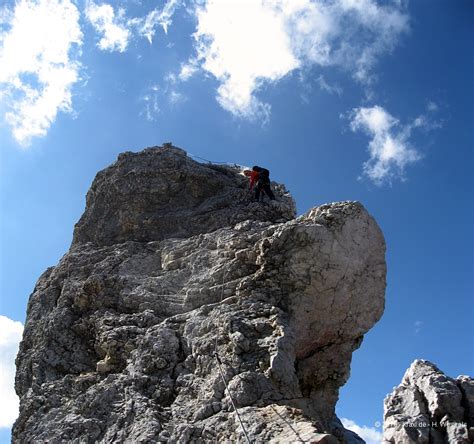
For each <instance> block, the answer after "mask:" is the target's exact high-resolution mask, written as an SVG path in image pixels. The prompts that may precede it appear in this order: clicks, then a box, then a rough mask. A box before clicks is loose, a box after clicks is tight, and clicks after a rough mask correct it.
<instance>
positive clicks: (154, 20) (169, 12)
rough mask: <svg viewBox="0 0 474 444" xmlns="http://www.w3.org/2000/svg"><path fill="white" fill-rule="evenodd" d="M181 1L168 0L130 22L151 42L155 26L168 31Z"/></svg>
mask: <svg viewBox="0 0 474 444" xmlns="http://www.w3.org/2000/svg"><path fill="white" fill-rule="evenodd" d="M182 3H183V1H182V0H168V1H167V2H166V3H165V5H164V6H163V8H156V9H154V10H153V11H151V12H149V13H148V14H147V15H146V17H144V18H136V19H133V20H131V21H130V23H133V25H134V26H136V27H137V29H138V33H139V34H140V35H142V36H144V37H146V38H147V39H148V41H149V42H150V43H152V41H153V37H154V35H155V32H156V28H158V27H161V28H163V31H165V33H168V28H169V26H170V25H171V23H172V17H173V15H174V12H175V10H176V9H177V8H179V7H180V6H181V5H182Z"/></svg>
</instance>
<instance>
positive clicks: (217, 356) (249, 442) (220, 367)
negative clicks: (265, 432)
mask: <svg viewBox="0 0 474 444" xmlns="http://www.w3.org/2000/svg"><path fill="white" fill-rule="evenodd" d="M226 275H227V270H225V271H224V274H223V275H222V287H221V300H220V303H219V316H218V321H219V323H220V312H221V307H222V301H223V299H224V281H225V277H226ZM217 337H218V335H217V334H216V337H215V341H214V356H215V358H216V361H217V365H218V367H219V373H220V375H221V378H222V382H223V383H224V386H225V388H226V390H227V393H228V394H229V398H230V402H231V404H232V407H233V408H234V412H235V413H236V415H237V418H238V420H239V423H240V426H241V427H242V430H243V431H244V435H245V438H246V440H247V442H248V444H251V441H250V438H249V435H248V434H247V430H245V427H244V423H243V422H242V418H241V417H240V414H239V410H238V409H237V406H236V405H235V402H234V399H233V398H232V394H231V393H230V390H229V386H228V385H227V382H226V380H225V375H224V372H223V370H222V361H221V359H220V357H219V353H218V351H217Z"/></svg>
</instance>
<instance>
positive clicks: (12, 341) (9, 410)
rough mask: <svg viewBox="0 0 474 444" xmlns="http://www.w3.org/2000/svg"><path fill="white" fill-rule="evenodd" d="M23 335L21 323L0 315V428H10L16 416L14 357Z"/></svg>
mask: <svg viewBox="0 0 474 444" xmlns="http://www.w3.org/2000/svg"><path fill="white" fill-rule="evenodd" d="M22 334H23V325H22V323H21V322H17V321H13V320H11V319H9V318H7V317H6V316H2V315H0V399H1V400H2V402H1V403H0V427H11V426H12V425H13V422H14V421H15V419H16V418H17V416H18V412H19V410H18V408H19V400H18V396H17V395H16V393H15V389H14V384H15V357H16V354H17V353H18V345H19V343H20V340H21V336H22Z"/></svg>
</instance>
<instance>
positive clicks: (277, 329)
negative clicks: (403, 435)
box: [13, 147, 386, 444]
mask: <svg viewBox="0 0 474 444" xmlns="http://www.w3.org/2000/svg"><path fill="white" fill-rule="evenodd" d="M178 164H179V165H181V164H184V165H185V166H184V167H182V169H183V171H182V174H181V175H179V174H178V175H176V171H175V170H176V168H177V167H176V165H178ZM132 177H133V179H132ZM147 178H148V179H147ZM203 178H208V179H209V183H211V186H210V188H208V184H207V182H206V183H204V184H203ZM147 180H149V183H148V182H147ZM206 180H207V179H206ZM246 185H247V183H246V182H245V179H243V177H241V176H240V175H239V173H238V171H237V170H234V169H232V167H224V168H223V169H222V168H221V167H215V166H212V165H202V164H198V163H197V162H194V161H192V160H190V159H188V158H187V157H186V156H185V155H184V154H183V153H182V152H181V151H179V150H177V149H176V148H170V147H164V148H159V149H151V150H145V151H143V152H141V153H136V154H125V155H122V156H120V157H119V160H118V161H117V162H116V163H115V164H114V165H112V166H111V167H109V168H107V169H106V170H104V171H103V172H100V173H99V174H98V175H97V178H96V179H95V181H94V183H93V185H92V187H91V190H90V191H89V193H88V197H87V206H86V211H85V213H84V215H83V216H82V218H81V220H80V221H79V223H78V224H77V225H76V229H75V235H74V242H73V245H72V248H71V249H70V251H69V252H68V253H67V254H66V255H65V256H64V257H63V258H62V259H61V261H60V262H59V264H58V265H57V266H55V267H51V268H49V269H48V270H46V271H45V273H43V275H42V276H41V277H40V278H39V280H38V283H37V285H36V287H35V290H34V292H33V293H32V295H31V297H30V300H29V304H28V314H27V321H26V325H25V330H24V336H23V341H22V343H21V345H20V352H19V355H18V360H17V375H16V390H17V393H18V394H19V396H20V399H21V405H20V416H19V418H18V420H17V422H16V423H15V426H14V429H13V437H14V440H16V441H18V442H32V441H36V440H47V441H48V442H50V443H60V442H64V441H68V442H73V443H83V442H87V443H89V442H90V443H95V442H103V443H106V442H171V443H173V442H177V443H185V442H186V443H187V442H207V441H213V442H216V441H217V442H224V441H226V440H228V441H232V442H235V441H238V440H240V441H242V440H244V439H245V436H244V430H243V429H242V427H241V425H240V423H239V421H238V420H237V416H236V413H235V411H234V410H233V407H232V401H233V402H235V404H236V406H237V408H238V412H239V414H240V416H241V419H242V422H243V424H244V427H245V431H246V433H248V435H249V436H250V439H251V440H252V441H255V442H291V441H298V440H300V441H301V440H303V441H311V442H320V443H326V444H327V443H337V442H341V443H342V442H361V441H360V439H359V438H357V437H356V436H355V435H354V434H352V433H351V432H349V431H347V430H344V428H343V427H342V424H341V423H340V421H339V420H338V418H337V417H336V415H335V404H336V401H337V398H338V390H339V387H341V386H342V385H343V384H344V383H345V382H346V380H347V378H348V377H349V373H350V361H351V356H352V352H353V351H354V350H355V349H356V348H358V347H359V346H360V344H361V342H362V338H363V335H364V334H365V333H366V332H367V331H368V330H369V329H370V328H371V327H372V326H373V325H374V324H375V323H376V322H377V321H378V320H379V319H380V317H381V315H382V313H383V309H384V291H385V275H386V265H385V243H384V239H383V235H382V233H381V231H380V229H379V227H378V226H377V224H376V222H375V221H374V219H373V218H372V217H371V216H370V215H369V214H368V213H367V211H366V210H365V209H364V207H363V206H362V205H361V204H360V203H357V202H340V203H333V204H328V205H323V206H320V207H317V208H314V209H312V210H310V211H309V212H308V213H306V214H305V215H302V216H300V217H298V218H294V217H293V215H294V202H293V201H292V199H291V197H290V196H288V195H285V194H284V188H283V187H280V188H279V187H278V186H275V188H276V190H277V195H278V199H279V200H280V202H279V203H278V204H277V205H276V206H270V205H261V204H259V203H252V202H250V201H249V199H248V197H249V196H247V195H246V191H245V187H246ZM213 190H215V192H216V193H217V194H216V195H214V194H213V192H212V191H213ZM237 196H240V197H237ZM206 211H207V212H206ZM183 214H188V215H189V217H187V218H184V217H183ZM147 218H150V220H151V221H152V222H146V221H147V220H148V219H147ZM206 218H207V219H206ZM194 224H195V225H194ZM216 353H217V354H218V356H219V357H220V362H221V366H222V373H221V372H220V371H219V366H218V365H217V364H218V361H217V360H216V357H215V354H216ZM222 375H224V381H225V383H226V384H227V385H228V387H229V391H227V390H226V389H225V384H224V381H223V376H222Z"/></svg>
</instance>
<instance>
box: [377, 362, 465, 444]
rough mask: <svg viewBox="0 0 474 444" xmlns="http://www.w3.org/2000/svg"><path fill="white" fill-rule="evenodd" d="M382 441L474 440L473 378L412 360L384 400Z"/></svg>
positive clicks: (437, 443) (436, 443)
mask: <svg viewBox="0 0 474 444" xmlns="http://www.w3.org/2000/svg"><path fill="white" fill-rule="evenodd" d="M384 407H385V408H384V410H385V412H384V441H383V442H384V443H385V444H392V443H393V444H398V443H406V444H424V443H426V444H429V443H432V444H445V443H457V444H468V443H472V442H474V379H472V378H471V377H469V376H459V377H458V378H456V379H453V378H450V377H449V376H446V375H445V374H444V373H443V372H442V371H441V370H440V369H439V368H438V367H437V366H436V365H435V364H433V363H432V362H430V361H426V360H423V359H417V360H415V361H414V362H413V363H412V364H411V366H410V367H409V368H408V370H407V371H406V372H405V375H404V376H403V379H402V382H401V384H400V385H399V386H398V387H396V388H395V389H394V390H393V392H392V393H390V394H389V395H388V396H387V397H386V398H385V402H384Z"/></svg>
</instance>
